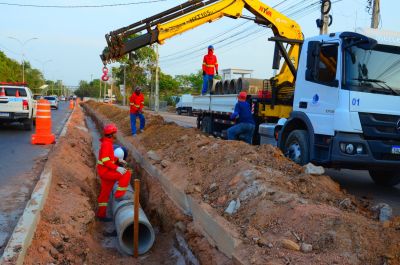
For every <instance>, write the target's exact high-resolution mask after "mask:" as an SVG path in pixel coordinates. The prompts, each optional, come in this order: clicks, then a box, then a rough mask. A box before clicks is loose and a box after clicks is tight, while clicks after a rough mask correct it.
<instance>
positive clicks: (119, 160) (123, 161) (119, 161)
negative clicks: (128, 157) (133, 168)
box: [118, 158, 128, 166]
mask: <svg viewBox="0 0 400 265" xmlns="http://www.w3.org/2000/svg"><path fill="white" fill-rule="evenodd" d="M118 163H120V164H122V165H124V166H125V165H126V164H128V162H126V161H125V160H123V159H122V158H118Z"/></svg>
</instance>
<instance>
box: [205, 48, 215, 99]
mask: <svg viewBox="0 0 400 265" xmlns="http://www.w3.org/2000/svg"><path fill="white" fill-rule="evenodd" d="M214 70H215V72H214ZM214 73H217V75H218V60H217V56H215V54H214V47H213V46H212V45H210V46H208V53H207V54H206V55H204V58H203V89H202V90H201V94H202V95H204V94H206V93H207V89H208V82H209V80H213V78H214Z"/></svg>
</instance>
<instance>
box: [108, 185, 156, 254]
mask: <svg viewBox="0 0 400 265" xmlns="http://www.w3.org/2000/svg"><path fill="white" fill-rule="evenodd" d="M117 184H118V183H116V185H114V188H113V192H112V197H111V198H112V201H111V203H112V212H113V217H114V224H115V229H116V231H117V236H118V244H119V246H120V250H121V251H122V252H124V253H125V254H128V255H133V217H134V212H133V198H134V194H133V193H134V191H133V188H132V186H131V185H129V186H128V190H127V191H126V193H125V195H124V196H123V198H124V200H121V201H116V200H115V198H114V194H115V192H116V189H117V187H118V185H117ZM125 198H126V199H125ZM154 240H155V235H154V230H153V227H152V226H151V224H150V222H149V220H148V219H147V216H146V214H145V213H144V211H143V210H142V208H141V207H139V244H138V245H139V246H138V250H139V255H142V254H144V253H146V252H147V251H149V250H150V248H151V247H152V246H153V244H154Z"/></svg>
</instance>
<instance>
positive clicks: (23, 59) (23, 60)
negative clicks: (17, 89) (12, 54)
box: [8, 37, 38, 83]
mask: <svg viewBox="0 0 400 265" xmlns="http://www.w3.org/2000/svg"><path fill="white" fill-rule="evenodd" d="M8 38H9V39H13V40H16V41H18V42H19V44H21V51H22V52H21V57H22V63H21V64H22V82H23V83H24V82H25V53H24V47H25V45H26V44H27V43H28V42H30V41H32V40H37V39H38V38H36V37H35V38H30V39H28V40H26V41H21V40H19V39H17V38H14V37H8Z"/></svg>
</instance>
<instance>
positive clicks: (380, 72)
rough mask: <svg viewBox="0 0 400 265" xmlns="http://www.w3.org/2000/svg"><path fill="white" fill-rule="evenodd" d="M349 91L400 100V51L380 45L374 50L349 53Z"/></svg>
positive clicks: (347, 62) (348, 50)
mask: <svg viewBox="0 0 400 265" xmlns="http://www.w3.org/2000/svg"><path fill="white" fill-rule="evenodd" d="M345 54H346V55H345V76H346V81H345V88H347V89H349V90H354V91H362V92H368V93H376V94H385V95H395V96H400V47H397V46H388V45H376V47H374V49H372V50H364V49H361V48H358V47H356V46H353V47H350V48H347V49H346V53H345Z"/></svg>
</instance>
